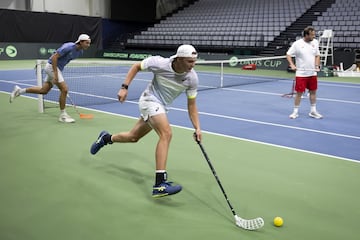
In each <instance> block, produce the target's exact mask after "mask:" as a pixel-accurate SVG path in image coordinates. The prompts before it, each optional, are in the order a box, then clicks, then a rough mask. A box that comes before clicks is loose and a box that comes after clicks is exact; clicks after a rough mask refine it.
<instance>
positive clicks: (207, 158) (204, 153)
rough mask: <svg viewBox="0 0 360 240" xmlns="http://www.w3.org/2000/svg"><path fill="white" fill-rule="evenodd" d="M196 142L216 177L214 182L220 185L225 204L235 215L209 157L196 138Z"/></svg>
mask: <svg viewBox="0 0 360 240" xmlns="http://www.w3.org/2000/svg"><path fill="white" fill-rule="evenodd" d="M196 142H197V143H198V144H199V146H200V149H201V152H202V153H203V155H204V157H205V159H206V162H207V163H208V165H209V167H210V169H211V171H212V173H213V175H214V177H215V179H216V182H217V183H218V185H219V187H220V189H221V192H222V193H223V195H224V197H225V199H226V202H227V204H228V205H229V207H230V210H231V212H232V213H233V215H234V216H235V215H236V213H235V210H234V208H233V206H232V205H231V203H230V200H229V198H228V197H227V195H226V193H225V190H224V187H223V186H222V184H221V182H220V179H219V177H218V175H217V174H216V171H215V168H214V166H213V165H212V164H211V162H210V159H209V157H208V155H207V154H206V152H205V149H204V147H203V145H202V144H201V142H200V141H197V140H196Z"/></svg>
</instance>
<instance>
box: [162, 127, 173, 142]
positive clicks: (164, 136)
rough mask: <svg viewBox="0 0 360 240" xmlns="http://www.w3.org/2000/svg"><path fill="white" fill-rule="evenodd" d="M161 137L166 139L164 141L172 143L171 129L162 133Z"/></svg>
mask: <svg viewBox="0 0 360 240" xmlns="http://www.w3.org/2000/svg"><path fill="white" fill-rule="evenodd" d="M161 137H162V138H164V139H166V140H167V141H168V142H170V141H171V138H172V131H171V129H169V130H166V131H164V132H162V134H161Z"/></svg>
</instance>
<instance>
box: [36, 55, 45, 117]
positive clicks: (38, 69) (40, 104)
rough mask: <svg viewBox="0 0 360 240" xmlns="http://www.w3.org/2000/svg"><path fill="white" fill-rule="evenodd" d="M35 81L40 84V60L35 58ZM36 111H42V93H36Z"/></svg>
mask: <svg viewBox="0 0 360 240" xmlns="http://www.w3.org/2000/svg"><path fill="white" fill-rule="evenodd" d="M36 82H37V85H38V86H39V87H41V86H42V75H41V60H36ZM38 111H39V113H43V112H44V98H43V95H42V94H38Z"/></svg>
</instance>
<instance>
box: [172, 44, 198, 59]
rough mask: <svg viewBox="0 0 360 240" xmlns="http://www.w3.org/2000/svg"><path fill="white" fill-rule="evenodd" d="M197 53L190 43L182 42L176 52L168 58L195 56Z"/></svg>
mask: <svg viewBox="0 0 360 240" xmlns="http://www.w3.org/2000/svg"><path fill="white" fill-rule="evenodd" d="M197 56H198V54H197V52H196V49H195V48H194V47H193V46H192V45H188V44H184V45H181V46H180V47H178V49H177V51H176V54H175V55H173V56H171V57H170V58H177V57H191V58H197Z"/></svg>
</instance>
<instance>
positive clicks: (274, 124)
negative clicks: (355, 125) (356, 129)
mask: <svg viewBox="0 0 360 240" xmlns="http://www.w3.org/2000/svg"><path fill="white" fill-rule="evenodd" d="M170 109H174V110H177V111H182V112H187V110H186V109H182V108H173V107H171V108H170ZM199 114H201V115H206V116H211V117H217V118H224V119H230V120H236V121H243V122H250V123H256V124H261V125H268V126H274V127H282V128H289V129H296V130H301V131H306V132H313V133H321V134H325V135H331V136H336V137H345V138H350V139H357V140H359V139H360V137H359V136H353V135H347V134H341V133H334V132H327V131H320V130H316V129H310V128H302V127H295V126H289V125H284V124H277V123H270V122H263V121H257V120H251V119H246V118H239V117H231V116H226V115H221V114H215V113H207V112H199Z"/></svg>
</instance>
